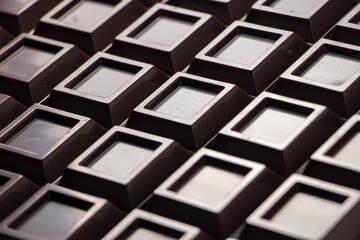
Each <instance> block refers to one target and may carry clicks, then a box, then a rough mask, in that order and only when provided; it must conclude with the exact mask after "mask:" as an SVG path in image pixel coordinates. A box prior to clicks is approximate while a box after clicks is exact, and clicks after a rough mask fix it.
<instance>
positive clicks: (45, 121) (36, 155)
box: [0, 104, 105, 184]
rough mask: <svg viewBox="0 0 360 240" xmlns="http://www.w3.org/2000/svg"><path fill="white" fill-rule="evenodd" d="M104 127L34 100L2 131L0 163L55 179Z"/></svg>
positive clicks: (41, 179) (33, 176) (34, 178)
mask: <svg viewBox="0 0 360 240" xmlns="http://www.w3.org/2000/svg"><path fill="white" fill-rule="evenodd" d="M104 132H105V130H104V129H103V128H101V127H100V126H99V125H97V124H96V123H95V122H94V121H92V120H91V119H89V118H86V117H82V116H79V115H74V114H70V113H67V112H63V111H60V110H57V109H53V108H49V107H45V106H42V105H38V104H35V105H33V106H32V107H31V108H29V109H28V110H27V111H25V112H24V113H23V114H22V115H20V116H19V117H18V118H17V119H16V120H14V121H13V122H12V123H11V124H10V125H8V126H7V127H6V128H5V129H4V130H3V131H2V132H1V135H0V156H1V160H0V166H1V168H3V169H7V170H9V171H14V172H17V173H20V174H24V175H25V176H26V177H28V178H29V179H31V180H32V181H34V182H37V183H38V184H43V183H45V182H52V181H54V180H55V179H56V178H58V177H59V176H60V175H61V174H62V173H63V172H64V170H65V168H66V166H67V165H68V164H69V163H70V162H71V161H72V160H73V159H74V158H75V157H77V156H78V155H79V154H80V153H81V152H82V151H83V150H85V149H86V148H87V147H89V146H90V145H91V144H92V143H93V142H94V141H95V140H97V138H99V137H100V136H101V135H102V134H103V133H104Z"/></svg>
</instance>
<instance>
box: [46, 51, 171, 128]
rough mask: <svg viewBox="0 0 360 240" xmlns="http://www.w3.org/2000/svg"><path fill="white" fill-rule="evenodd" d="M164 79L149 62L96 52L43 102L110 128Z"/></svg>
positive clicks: (122, 119) (117, 123)
mask: <svg viewBox="0 0 360 240" xmlns="http://www.w3.org/2000/svg"><path fill="white" fill-rule="evenodd" d="M166 79H167V77H166V76H165V75H164V74H163V73H161V72H160V71H159V70H158V69H157V68H155V67H154V66H152V65H149V64H146V63H141V62H137V61H132V60H130V59H126V58H121V57H117V56H113V55H110V54H106V53H97V54H96V55H94V56H93V57H92V58H91V59H89V60H88V61H87V62H86V63H85V64H84V65H83V66H81V67H80V68H79V69H77V70H76V71H75V72H74V73H73V74H71V75H70V76H69V77H68V78H67V79H65V80H64V81H62V82H61V83H60V84H59V85H57V86H56V87H55V88H54V89H53V91H52V92H51V95H50V98H49V99H48V101H47V105H49V106H52V107H55V108H59V109H63V110H65V111H69V112H73V113H77V114H80V115H84V116H88V117H90V118H92V119H94V120H95V121H97V122H98V123H100V124H101V125H102V126H104V127H106V128H111V127H112V126H114V125H119V124H121V123H122V122H124V121H125V120H126V119H127V118H128V117H129V115H130V113H131V112H132V111H133V109H134V108H135V107H136V106H137V105H138V104H139V103H141V102H142V101H143V100H144V99H145V98H146V97H148V96H149V95H150V94H151V93H152V92H153V91H155V90H156V89H157V88H158V87H159V86H160V85H161V84H163V83H164V82H165V80H166Z"/></svg>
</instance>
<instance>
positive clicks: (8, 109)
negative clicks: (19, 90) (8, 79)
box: [0, 93, 26, 131]
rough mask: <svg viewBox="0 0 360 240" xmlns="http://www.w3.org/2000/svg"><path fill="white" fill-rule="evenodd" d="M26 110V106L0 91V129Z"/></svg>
mask: <svg viewBox="0 0 360 240" xmlns="http://www.w3.org/2000/svg"><path fill="white" fill-rule="evenodd" d="M25 110H26V107H25V106H24V105H22V104H21V103H19V102H18V101H16V100H15V99H14V98H12V97H10V96H9V95H5V94H2V93H0V131H1V130H2V129H3V128H4V127H6V126H7V125H8V124H9V123H10V122H11V121H12V120H14V119H15V118H16V117H18V116H19V115H20V114H21V113H23V112H24V111H25Z"/></svg>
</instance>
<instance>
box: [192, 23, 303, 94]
mask: <svg viewBox="0 0 360 240" xmlns="http://www.w3.org/2000/svg"><path fill="white" fill-rule="evenodd" d="M308 48H309V47H308V45H307V44H306V43H305V42H304V41H303V40H302V39H300V38H299V37H298V36H297V35H296V34H294V33H292V32H288V31H284V30H278V29H274V28H269V27H264V26H260V25H256V24H251V23H246V22H240V21H235V22H234V23H233V24H231V25H230V26H229V27H227V28H226V30H225V31H223V32H222V33H221V34H220V35H219V36H218V37H217V38H215V39H214V40H213V41H212V42H211V43H210V44H208V45H207V46H206V47H205V48H204V49H203V50H201V52H200V53H198V54H197V55H196V57H195V59H194V61H193V62H192V63H191V65H190V68H189V70H188V72H190V73H193V74H196V75H200V76H204V77H208V78H212V79H216V80H220V81H224V82H230V83H233V84H235V85H237V86H239V87H240V88H241V89H243V90H244V91H245V92H247V93H249V94H251V95H257V94H259V93H261V92H262V91H263V90H264V89H265V88H266V87H267V86H268V85H270V84H271V83H272V82H273V81H275V79H277V78H278V77H279V76H280V74H281V73H283V72H284V71H285V70H286V69H287V68H288V67H289V66H290V65H291V64H292V63H293V62H295V61H296V60H297V59H298V58H299V57H300V56H301V55H302V54H303V53H304V52H305V51H306V50H307V49H308Z"/></svg>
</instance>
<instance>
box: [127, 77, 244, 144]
mask: <svg viewBox="0 0 360 240" xmlns="http://www.w3.org/2000/svg"><path fill="white" fill-rule="evenodd" d="M250 101H251V98H250V97H249V96H248V95H246V94H245V93H244V92H242V91H241V90H240V89H239V88H238V87H236V86H234V85H232V84H229V83H222V82H218V81H214V80H210V79H207V78H202V77H198V76H195V75H191V74H187V73H177V74H175V75H174V76H173V77H171V78H170V79H169V80H168V81H167V82H166V83H164V84H163V85H162V86H161V87H160V88H159V89H158V90H157V91H155V92H154V93H153V94H152V95H150V96H149V97H148V98H147V99H145V100H144V101H143V102H142V103H141V104H140V105H139V106H137V107H136V108H135V110H134V112H133V113H132V114H131V116H130V118H129V120H128V121H127V123H126V126H127V127H129V128H134V129H138V130H141V131H145V132H149V133H152V134H156V135H160V136H164V137H168V138H172V139H174V140H175V141H178V142H179V143H180V144H181V145H183V146H184V147H185V148H187V149H189V150H193V151H194V150H197V149H199V148H200V147H202V146H203V145H204V144H205V143H206V142H208V141H209V140H210V139H211V138H212V137H213V136H214V135H215V134H216V133H217V131H218V130H220V128H221V127H222V126H224V125H225V124H226V123H227V122H228V121H229V120H230V119H231V118H232V117H233V116H235V115H236V114H237V113H238V112H239V111H240V110H241V109H242V108H243V107H245V106H246V105H247V104H248V103H249V102H250ZM230 102H237V104H236V105H232V104H230Z"/></svg>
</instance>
